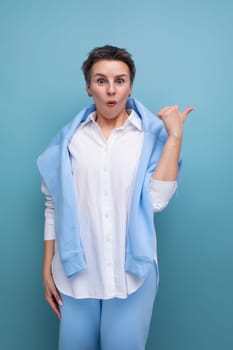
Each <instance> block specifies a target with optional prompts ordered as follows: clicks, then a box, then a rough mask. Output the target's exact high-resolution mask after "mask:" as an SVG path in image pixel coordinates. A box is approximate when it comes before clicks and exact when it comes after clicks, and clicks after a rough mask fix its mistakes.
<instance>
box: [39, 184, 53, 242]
mask: <svg viewBox="0 0 233 350" xmlns="http://www.w3.org/2000/svg"><path fill="white" fill-rule="evenodd" d="M41 191H42V192H43V193H44V195H45V212H44V215H45V223H44V240H50V239H55V238H56V235H55V225H54V221H55V220H54V219H55V218H54V205H53V200H52V198H51V195H50V193H49V191H48V189H47V187H46V186H45V184H44V183H42V185H41Z"/></svg>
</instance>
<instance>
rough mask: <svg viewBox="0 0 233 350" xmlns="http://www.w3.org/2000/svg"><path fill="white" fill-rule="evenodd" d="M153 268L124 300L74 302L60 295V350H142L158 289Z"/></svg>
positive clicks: (80, 300)
mask: <svg viewBox="0 0 233 350" xmlns="http://www.w3.org/2000/svg"><path fill="white" fill-rule="evenodd" d="M156 285H157V282H156V270H155V267H154V266H153V268H152V270H151V272H150V273H149V275H148V276H147V278H146V280H145V281H144V283H143V285H142V286H141V287H140V288H139V289H138V290H137V291H136V292H134V293H132V294H130V295H129V296H128V298H127V299H119V298H113V299H108V300H100V299H75V298H72V297H69V296H65V295H62V297H63V305H62V307H61V314H62V318H61V321H60V332H59V350H98V349H99V344H100V346H101V350H144V349H145V346H146V341H147V337H148V333H149V328H150V321H151V315H152V310H153V304H154V299H155V295H156V290H157V287H156Z"/></svg>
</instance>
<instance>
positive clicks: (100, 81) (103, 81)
mask: <svg viewBox="0 0 233 350" xmlns="http://www.w3.org/2000/svg"><path fill="white" fill-rule="evenodd" d="M104 83H105V79H103V78H99V79H97V84H98V85H100V86H102V85H104Z"/></svg>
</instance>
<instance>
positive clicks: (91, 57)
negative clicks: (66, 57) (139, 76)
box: [82, 45, 136, 84]
mask: <svg viewBox="0 0 233 350" xmlns="http://www.w3.org/2000/svg"><path fill="white" fill-rule="evenodd" d="M101 60H110V61H111V60H112V61H122V62H124V63H126V64H127V66H128V67H129V72H130V81H131V84H133V81H134V77H135V73H136V67H135V64H134V61H133V59H132V55H131V54H130V53H129V52H128V51H127V50H125V49H121V48H119V47H116V46H111V45H105V46H101V47H96V48H94V49H93V50H92V51H90V52H89V54H88V57H87V59H86V60H85V61H84V62H83V64H82V71H83V74H84V78H85V80H86V82H87V83H88V84H89V83H90V72H91V68H92V66H93V64H94V63H96V62H98V61H101Z"/></svg>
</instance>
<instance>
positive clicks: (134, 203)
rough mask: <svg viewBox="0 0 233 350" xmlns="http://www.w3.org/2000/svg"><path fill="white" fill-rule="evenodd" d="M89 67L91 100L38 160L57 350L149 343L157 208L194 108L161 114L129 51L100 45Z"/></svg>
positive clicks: (172, 184)
mask: <svg viewBox="0 0 233 350" xmlns="http://www.w3.org/2000/svg"><path fill="white" fill-rule="evenodd" d="M82 69H83V73H84V77H85V81H86V90H87V93H88V95H89V96H92V97H93V100H94V104H93V105H91V106H89V107H87V108H85V109H83V110H82V111H81V112H80V113H79V114H78V115H77V116H76V117H75V118H74V120H73V121H71V123H70V124H68V125H67V126H65V127H64V128H63V129H62V130H61V132H59V133H58V135H57V136H56V137H55V138H54V139H53V140H52V141H51V143H50V145H49V146H48V148H47V149H46V150H45V151H44V152H43V153H42V155H41V156H40V157H39V159H38V167H39V170H40V172H41V175H42V179H43V183H42V191H43V192H44V193H45V195H46V209H45V241H44V264H43V278H44V286H45V297H46V300H47V302H48V303H49V304H50V306H51V308H52V309H53V311H54V312H55V313H56V315H57V316H58V317H59V318H60V333H59V349H60V350H73V349H80V350H95V349H97V348H98V344H99V343H100V344H101V349H103V350H115V349H116V350H119V349H121V350H124V349H125V350H137V349H138V350H142V349H145V344H146V340H147V337H148V332H149V325H150V320H151V315H152V309H153V303H154V298H155V295H156V291H157V286H158V267H157V252H156V236H155V230H154V225H153V213H154V212H158V211H161V210H162V209H164V208H165V207H166V205H167V204H168V202H169V200H170V198H171V197H172V195H173V194H174V192H175V191H176V188H177V176H178V169H179V155H180V148H181V141H182V128H183V123H184V120H185V118H186V117H187V116H188V114H189V113H190V112H191V111H192V110H193V108H187V109H186V110H185V111H184V112H181V111H180V110H179V108H178V107H177V106H169V107H165V108H163V109H162V110H160V111H159V112H158V114H157V115H158V118H156V117H155V116H154V115H153V114H152V113H151V112H150V111H148V110H147V109H146V108H145V107H144V106H143V105H142V104H141V103H140V102H138V101H137V100H135V99H133V98H130V95H131V93H132V87H133V81H134V76H135V71H136V70H135V65H134V62H133V60H132V57H131V55H130V54H129V53H128V52H127V51H126V50H124V49H120V48H117V47H113V46H109V45H106V46H103V47H98V48H95V49H94V50H92V51H91V52H90V53H89V56H88V58H87V59H86V61H85V62H84V63H83V66H82Z"/></svg>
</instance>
